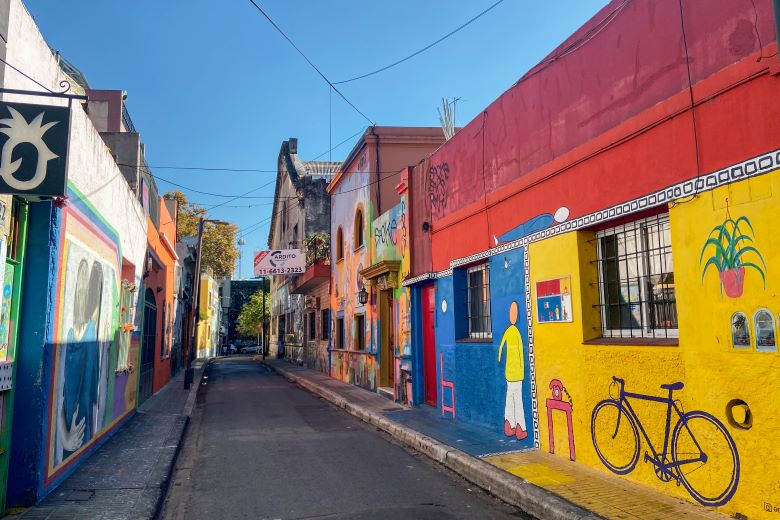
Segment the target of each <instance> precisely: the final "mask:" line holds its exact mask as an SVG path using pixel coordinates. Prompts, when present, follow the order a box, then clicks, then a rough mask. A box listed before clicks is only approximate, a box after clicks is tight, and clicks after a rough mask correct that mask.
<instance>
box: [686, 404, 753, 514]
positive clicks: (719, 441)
mask: <svg viewBox="0 0 780 520" xmlns="http://www.w3.org/2000/svg"><path fill="white" fill-rule="evenodd" d="M671 452H672V462H673V463H674V465H675V466H676V467H677V471H678V474H679V476H680V482H681V483H682V485H683V486H684V487H685V489H687V490H688V492H689V493H690V494H691V496H692V497H693V498H694V499H696V501H697V502H699V503H700V504H702V505H705V506H712V507H716V506H722V505H723V504H725V503H726V502H728V501H729V500H730V499H731V497H732V496H733V495H734V493H735V492H736V490H737V484H738V483H739V454H738V453H737V446H736V444H735V443H734V439H732V438H731V435H730V434H729V431H728V430H727V429H726V427H725V426H724V425H723V423H722V422H720V421H719V420H718V419H716V418H715V417H713V416H712V415H710V414H708V413H706V412H702V411H693V412H688V413H686V414H685V415H683V416H682V417H680V420H679V421H678V422H677V426H675V427H674V432H673V433H672V443H671Z"/></svg>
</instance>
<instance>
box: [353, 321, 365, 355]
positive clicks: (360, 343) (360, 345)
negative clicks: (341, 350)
mask: <svg viewBox="0 0 780 520" xmlns="http://www.w3.org/2000/svg"><path fill="white" fill-rule="evenodd" d="M355 334H357V338H356V340H355V350H366V317H365V315H363V314H356V315H355Z"/></svg>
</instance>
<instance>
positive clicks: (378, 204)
mask: <svg viewBox="0 0 780 520" xmlns="http://www.w3.org/2000/svg"><path fill="white" fill-rule="evenodd" d="M775 1H777V2H780V0H775ZM374 129H375V127H374V126H372V127H371V135H373V136H374V138H375V139H376V143H375V144H374V150H376V154H375V155H376V161H375V163H376V165H375V167H376V212H375V213H376V215H372V218H374V217H376V216H379V215H381V214H382V170H380V169H379V164H380V163H379V135H378V134H377V133H376V132H375V131H374ZM369 179H371V176H369ZM369 182H371V181H370V180H369Z"/></svg>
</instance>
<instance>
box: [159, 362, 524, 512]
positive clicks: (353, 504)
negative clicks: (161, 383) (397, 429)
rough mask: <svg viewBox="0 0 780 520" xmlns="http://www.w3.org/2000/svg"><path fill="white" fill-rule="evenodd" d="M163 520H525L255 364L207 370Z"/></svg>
mask: <svg viewBox="0 0 780 520" xmlns="http://www.w3.org/2000/svg"><path fill="white" fill-rule="evenodd" d="M163 518H166V519H171V520H184V519H211V518H219V519H223V518H224V519H241V518H252V519H310V518H317V519H320V518H322V519H330V518H333V519H358V518H371V519H373V520H381V519H395V518H420V519H461V518H469V519H471V518H526V517H525V516H524V515H523V514H522V513H520V512H518V510H516V509H515V508H513V507H510V506H508V505H506V504H504V503H503V502H500V501H498V500H497V499H494V498H493V497H491V496H489V495H487V494H486V493H484V492H482V491H481V490H479V489H477V488H476V487H474V486H473V485H471V484H469V483H468V482H467V481H465V480H463V479H462V478H461V477H459V476H458V475H456V474H454V473H452V472H451V471H449V470H447V469H446V468H443V467H441V466H439V465H437V464H435V463H434V462H431V461H430V460H429V459H427V458H426V457H424V456H422V455H419V454H416V453H413V452H410V451H407V450H406V449H405V448H403V447H401V446H399V445H397V444H394V443H393V442H392V441H391V440H390V438H389V437H388V436H386V435H385V434H384V433H382V432H379V431H377V430H376V429H375V428H373V427H371V426H369V425H367V424H365V423H362V422H361V421H359V420H357V419H355V418H354V417H352V416H351V415H349V414H347V413H346V412H344V411H343V410H341V409H339V408H336V407H334V406H332V405H331V404H329V403H327V402H326V401H324V400H322V399H320V398H318V397H315V396H313V395H311V394H309V393H308V392H306V391H304V390H302V389H300V388H298V387H297V386H295V385H293V384H291V383H289V382H288V381H287V380H285V379H283V378H282V377H280V376H278V375H276V374H275V373H273V372H272V371H270V370H269V369H268V368H266V367H264V366H262V365H261V364H260V363H259V362H257V361H252V359H251V358H250V357H246V356H234V357H229V358H219V359H217V360H215V361H214V362H212V363H211V364H210V365H209V366H208V367H207V369H206V376H205V379H204V383H203V384H202V386H201V388H200V390H199V393H198V401H197V405H196V409H195V412H194V413H193V416H192V421H191V423H190V425H189V428H188V432H187V436H186V438H185V440H184V445H183V447H182V452H181V454H180V456H179V460H178V463H177V465H176V468H175V470H174V476H173V480H172V482H171V486H170V489H169V495H168V498H167V500H166V504H165V509H164V511H163Z"/></svg>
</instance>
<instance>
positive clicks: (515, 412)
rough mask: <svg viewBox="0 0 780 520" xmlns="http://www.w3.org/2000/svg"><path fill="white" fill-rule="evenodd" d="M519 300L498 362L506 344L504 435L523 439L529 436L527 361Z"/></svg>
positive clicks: (511, 308) (503, 337) (505, 333)
mask: <svg viewBox="0 0 780 520" xmlns="http://www.w3.org/2000/svg"><path fill="white" fill-rule="evenodd" d="M517 314H518V309H517V302H512V304H511V305H510V306H509V327H507V328H506V330H505V331H504V335H503V336H502V337H501V344H500V345H499V347H498V362H499V363H501V355H502V354H503V351H504V346H506V369H505V371H504V374H505V376H506V405H505V407H504V435H506V436H507V437H512V436H515V437H517V440H519V441H521V440H523V439H525V438H526V437H528V431H527V428H526V424H525V410H524V409H523V379H524V374H525V363H524V361H523V337H522V336H521V335H520V329H518V328H517V326H516V325H515V324H516V323H517Z"/></svg>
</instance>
